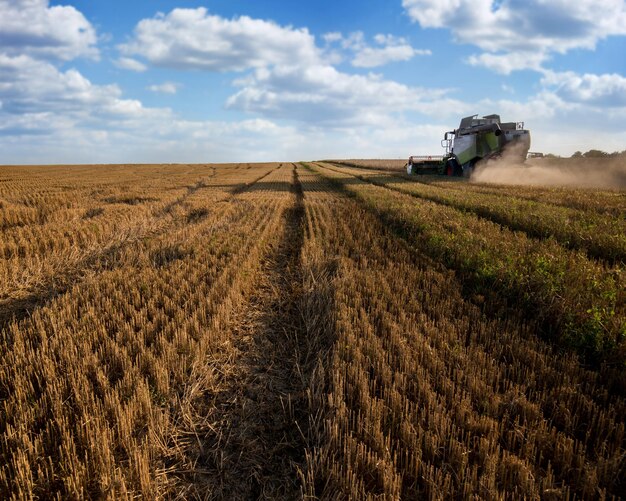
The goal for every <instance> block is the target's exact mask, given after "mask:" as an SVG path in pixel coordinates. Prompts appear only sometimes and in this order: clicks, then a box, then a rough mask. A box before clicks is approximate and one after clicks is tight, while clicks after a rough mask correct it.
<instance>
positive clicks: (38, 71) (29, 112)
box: [0, 54, 167, 131]
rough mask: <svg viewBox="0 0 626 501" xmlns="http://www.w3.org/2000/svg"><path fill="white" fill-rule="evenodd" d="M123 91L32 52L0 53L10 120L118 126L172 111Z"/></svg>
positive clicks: (1, 95)
mask: <svg viewBox="0 0 626 501" xmlns="http://www.w3.org/2000/svg"><path fill="white" fill-rule="evenodd" d="M121 94H122V93H121V90H120V89H119V87H118V86H117V85H94V84H92V83H91V82H90V81H89V80H88V79H86V78H85V77H84V76H83V75H82V74H81V73H80V72H78V71H77V70H75V69H69V70H67V71H60V70H59V69H57V68H56V67H55V66H54V65H52V64H50V63H48V62H45V61H38V60H36V59H33V58H31V57H30V56H25V55H23V56H16V57H11V56H7V55H2V54H0V101H2V103H3V106H2V109H0V118H1V119H2V121H5V122H7V123H9V122H11V123H14V122H15V120H16V118H19V121H21V122H20V123H22V124H30V125H31V127H30V128H31V129H39V128H40V129H41V131H46V130H50V129H54V128H55V127H57V126H58V123H62V124H68V123H72V124H75V125H76V124H79V123H80V124H83V125H85V126H90V125H91V124H93V123H96V122H98V121H99V120H100V121H103V124H104V123H106V125H107V126H109V127H115V125H116V122H119V123H123V122H125V121H127V120H133V119H138V118H148V117H153V116H158V115H163V114H164V113H167V111H166V110H153V109H147V108H144V107H143V106H142V104H141V102H139V101H137V100H132V99H122V98H121ZM57 121H58V123H57ZM119 123H118V125H119Z"/></svg>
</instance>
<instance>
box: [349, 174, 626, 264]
mask: <svg viewBox="0 0 626 501" xmlns="http://www.w3.org/2000/svg"><path fill="white" fill-rule="evenodd" d="M341 168H342V169H343V172H349V173H350V174H352V175H355V176H357V177H359V178H361V179H363V180H365V181H368V182H371V183H374V184H377V185H380V186H384V187H387V188H391V189H394V190H397V191H400V192H402V193H406V194H409V195H412V196H415V197H419V198H423V199H426V200H430V201H433V202H437V203H441V204H445V205H448V206H450V207H454V208H456V209H461V210H463V211H469V212H473V213H474V214H477V215H478V216H480V217H483V218H486V219H489V220H490V221H493V222H495V223H498V224H501V225H504V226H507V227H508V228H511V229H512V230H517V231H523V232H525V233H526V234H528V235H529V236H531V237H536V238H554V239H555V240H557V241H558V242H559V243H561V244H562V245H564V246H565V247H567V248H570V249H582V250H585V251H586V252H587V253H588V254H589V256H590V257H593V258H598V259H602V260H605V261H607V262H608V263H610V264H624V263H626V217H624V215H623V216H622V217H621V218H620V217H618V218H615V217H613V216H611V215H607V214H598V213H596V212H595V211H583V210H578V209H572V208H568V207H561V206H554V205H548V204H544V203H538V202H534V201H529V200H524V199H520V198H515V197H509V196H507V195H492V194H486V193H477V192H473V191H469V192H468V191H465V190H464V191H461V190H456V189H447V188H444V187H440V186H434V185H431V184H424V183H420V182H419V179H417V178H416V177H415V176H413V177H410V178H404V177H396V176H390V175H389V174H388V173H381V172H380V171H378V172H368V171H364V170H362V169H345V168H343V167H341ZM416 181H417V182H416Z"/></svg>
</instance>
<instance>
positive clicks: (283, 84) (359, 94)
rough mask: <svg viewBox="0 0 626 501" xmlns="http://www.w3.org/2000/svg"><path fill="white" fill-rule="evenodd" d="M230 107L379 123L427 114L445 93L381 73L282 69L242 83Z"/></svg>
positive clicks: (268, 113)
mask: <svg viewBox="0 0 626 501" xmlns="http://www.w3.org/2000/svg"><path fill="white" fill-rule="evenodd" d="M239 83H240V85H241V86H242V87H243V88H242V90H240V91H239V92H237V93H236V94H235V95H233V96H231V97H230V98H229V99H228V101H227V107H228V108H232V109H239V110H243V111H248V112H253V113H260V114H262V115H265V116H268V117H272V118H288V119H294V120H299V121H303V122H308V123H326V124H328V123H335V124H353V125H358V124H373V123H378V122H380V121H381V120H384V119H387V118H388V117H391V116H393V115H396V114H398V113H401V112H403V111H407V110H413V111H421V110H422V109H423V108H424V105H425V103H426V102H432V101H435V102H436V101H438V100H440V99H441V98H442V97H443V96H444V95H445V94H446V92H447V91H446V90H444V89H423V88H419V87H409V86H406V85H403V84H400V83H397V82H394V81H391V80H384V79H383V78H382V77H381V76H380V75H375V74H369V75H350V74H347V73H342V72H340V71H338V70H337V69H335V68H334V67H332V66H328V65H311V66H307V67H302V66H280V67H274V68H271V69H266V68H264V69H260V70H257V71H256V72H255V73H254V75H253V76H251V77H249V78H247V79H242V80H241V81H240V82H239Z"/></svg>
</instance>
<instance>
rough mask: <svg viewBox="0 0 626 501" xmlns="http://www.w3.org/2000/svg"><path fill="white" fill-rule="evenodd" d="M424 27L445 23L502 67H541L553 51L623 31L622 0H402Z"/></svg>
mask: <svg viewBox="0 0 626 501" xmlns="http://www.w3.org/2000/svg"><path fill="white" fill-rule="evenodd" d="M402 4H403V6H404V8H405V9H406V12H407V13H408V15H409V17H410V18H411V19H412V20H414V21H416V22H418V23H419V24H420V25H421V26H423V27H425V28H448V29H450V30H451V31H452V33H453V35H454V37H455V39H456V40H457V41H458V42H460V43H464V44H471V45H475V46H477V47H479V48H480V49H482V50H483V51H484V53H483V54H479V55H475V56H473V57H471V58H470V59H469V62H470V63H471V64H475V65H482V66H485V67H488V68H490V69H493V70H495V71H498V72H500V73H510V72H511V71H515V70H520V69H526V68H530V69H539V68H540V66H541V64H542V63H544V62H545V61H546V60H547V59H549V57H550V55H551V54H552V53H561V54H562V53H565V52H567V51H569V50H572V49H579V48H583V49H593V48H594V47H595V45H596V43H597V42H598V41H599V40H602V39H604V38H606V37H608V36H611V35H624V34H626V3H624V2H623V0H578V1H576V2H570V1H568V0H550V1H547V0H527V1H525V2H519V1H516V0H503V1H498V2H494V1H493V0H403V1H402Z"/></svg>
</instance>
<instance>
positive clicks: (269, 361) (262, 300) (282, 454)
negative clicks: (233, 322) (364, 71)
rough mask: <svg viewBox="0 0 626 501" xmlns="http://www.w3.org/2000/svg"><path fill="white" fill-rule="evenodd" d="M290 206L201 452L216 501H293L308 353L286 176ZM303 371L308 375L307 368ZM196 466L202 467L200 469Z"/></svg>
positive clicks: (298, 219)
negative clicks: (282, 500) (226, 500)
mask: <svg viewBox="0 0 626 501" xmlns="http://www.w3.org/2000/svg"><path fill="white" fill-rule="evenodd" d="M291 192H292V195H293V201H292V203H291V204H290V206H289V207H287V208H286V210H285V212H284V215H283V218H284V226H283V232H282V234H281V235H280V237H279V241H278V244H277V245H276V247H275V248H274V250H273V251H272V252H271V255H269V256H268V257H267V258H266V259H265V260H264V262H263V264H262V265H261V273H260V277H259V278H258V279H257V280H256V282H257V284H256V292H255V293H254V295H253V296H252V297H251V298H250V300H249V301H248V303H247V305H246V306H245V307H244V308H243V312H242V314H241V317H240V321H239V322H238V325H237V326H235V328H234V332H233V336H234V337H235V340H234V347H235V352H236V355H235V356H234V357H233V359H232V360H231V361H230V363H229V365H232V367H233V370H232V371H231V370H229V371H225V372H228V373H231V374H233V376H232V377H231V378H230V379H229V380H227V381H225V385H224V388H223V389H222V390H221V391H220V393H219V395H218V396H217V397H216V402H215V406H214V409H213V413H214V414H213V415H212V416H210V420H211V422H212V425H211V430H213V431H212V432H210V433H209V435H208V436H207V437H206V443H205V445H204V447H203V448H204V449H205V450H209V451H210V452H209V454H208V455H207V456H206V457H205V458H204V460H203V461H204V462H205V464H204V465H203V466H204V467H205V471H208V472H210V473H211V475H207V477H206V478H205V479H204V481H203V482H202V483H203V484H204V485H206V487H207V488H208V490H209V492H208V493H207V496H208V497H210V498H214V499H267V498H269V499H277V498H278V499H297V498H300V497H301V493H300V485H299V481H298V478H299V475H298V472H299V471H301V469H302V467H303V465H304V463H305V450H306V447H307V438H306V437H305V435H306V434H307V428H308V426H309V423H308V420H309V414H308V408H307V396H306V388H307V380H308V376H310V374H306V372H307V370H310V368H311V365H312V364H307V363H306V357H309V356H310V354H309V353H307V348H306V343H307V339H305V337H306V336H305V335H306V334H307V327H306V326H305V320H304V315H303V314H302V311H301V304H302V301H303V297H304V296H305V294H306V292H305V290H304V287H303V271H302V263H301V251H302V247H303V245H304V238H305V233H304V226H305V225H304V220H305V209H304V194H303V192H302V186H301V184H300V181H299V179H298V173H297V167H296V166H295V165H294V166H293V170H292V184H291ZM306 365H308V366H309V368H307V367H305V366H306ZM199 466H200V465H199Z"/></svg>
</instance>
